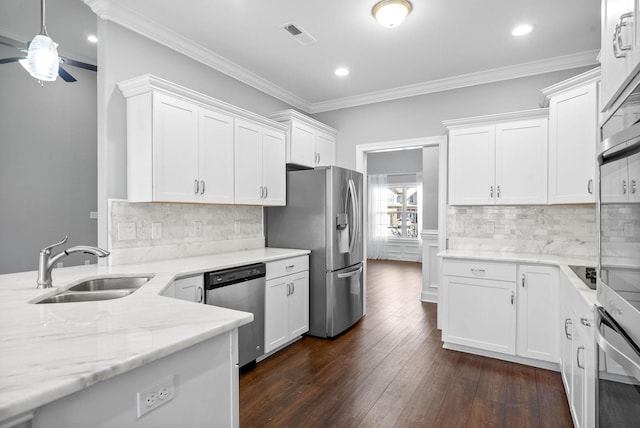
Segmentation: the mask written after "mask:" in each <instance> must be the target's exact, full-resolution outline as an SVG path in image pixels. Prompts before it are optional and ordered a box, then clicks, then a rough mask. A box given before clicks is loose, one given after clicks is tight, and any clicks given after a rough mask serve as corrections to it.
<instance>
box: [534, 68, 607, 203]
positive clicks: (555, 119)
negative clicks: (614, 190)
mask: <svg viewBox="0 0 640 428" xmlns="http://www.w3.org/2000/svg"><path fill="white" fill-rule="evenodd" d="M599 80H600V70H599V69H597V68H596V69H594V70H591V71H588V72H586V73H583V74H580V75H578V76H576V77H574V78H572V79H569V80H566V81H563V82H560V83H558V84H556V85H553V86H550V87H548V88H545V89H543V90H542V98H541V105H543V106H548V107H549V203H550V204H575V203H594V202H595V193H596V189H595V187H596V182H595V174H596V145H597V140H598V82H599Z"/></svg>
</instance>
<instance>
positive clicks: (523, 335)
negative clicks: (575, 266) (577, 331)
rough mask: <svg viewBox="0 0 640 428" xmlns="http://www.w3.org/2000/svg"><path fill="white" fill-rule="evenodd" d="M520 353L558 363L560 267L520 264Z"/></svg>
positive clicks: (518, 338)
mask: <svg viewBox="0 0 640 428" xmlns="http://www.w3.org/2000/svg"><path fill="white" fill-rule="evenodd" d="M516 284H517V287H518V335H517V346H518V349H517V351H518V355H520V356H522V357H527V358H535V359H537V360H544V361H549V362H552V363H557V362H558V359H559V356H558V343H559V339H558V300H559V297H560V293H559V289H558V270H557V269H556V268H552V267H549V266H527V265H520V266H518V280H517V282H516Z"/></svg>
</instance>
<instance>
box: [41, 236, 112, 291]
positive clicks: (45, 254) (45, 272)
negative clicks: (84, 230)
mask: <svg viewBox="0 0 640 428" xmlns="http://www.w3.org/2000/svg"><path fill="white" fill-rule="evenodd" d="M67 239H69V237H68V236H65V237H64V239H63V240H62V241H60V242H58V243H57V244H53V245H49V246H48V247H45V248H43V249H42V250H40V257H39V258H38V288H51V271H52V270H53V267H54V266H55V264H56V262H57V261H58V260H60V259H61V258H63V257H64V256H68V255H69V254H72V253H87V254H93V255H94V256H98V257H107V256H108V255H109V254H110V253H109V252H108V251H106V250H103V249H102V248H98V247H90V246H87V245H78V246H76V247H71V248H67V249H66V250H64V251H61V252H59V253H58V254H56V255H55V256H53V257H51V249H52V248H54V247H57V246H59V245H62V244H64V243H65V242H67Z"/></svg>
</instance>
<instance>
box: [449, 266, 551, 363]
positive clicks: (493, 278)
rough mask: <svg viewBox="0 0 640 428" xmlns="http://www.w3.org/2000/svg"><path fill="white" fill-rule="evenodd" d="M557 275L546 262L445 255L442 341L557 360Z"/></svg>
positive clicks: (516, 354)
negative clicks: (470, 258) (537, 262)
mask: <svg viewBox="0 0 640 428" xmlns="http://www.w3.org/2000/svg"><path fill="white" fill-rule="evenodd" d="M557 278H558V271H557V269H556V268H553V267H549V266H539V265H534V266H529V265H520V266H518V265H516V264H513V263H499V262H487V261H472V260H457V259H445V260H444V261H443V285H444V287H443V290H442V298H443V302H442V303H443V306H442V307H443V310H444V318H443V331H442V333H443V340H444V342H445V343H446V344H447V345H451V344H453V345H462V346H465V347H468V348H474V349H477V350H482V351H490V352H497V353H500V354H504V355H512V356H518V357H524V358H529V359H534V360H539V361H547V362H551V363H557V362H558V333H557V318H558V315H557V301H558V279H557ZM523 279H524V282H523Z"/></svg>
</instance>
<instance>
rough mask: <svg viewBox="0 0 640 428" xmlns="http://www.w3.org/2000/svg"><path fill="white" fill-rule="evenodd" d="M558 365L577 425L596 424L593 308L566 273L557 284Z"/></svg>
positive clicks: (578, 426)
mask: <svg viewBox="0 0 640 428" xmlns="http://www.w3.org/2000/svg"><path fill="white" fill-rule="evenodd" d="M560 287H561V289H560V301H561V308H560V320H559V326H560V328H561V329H562V331H561V339H560V348H561V352H560V366H561V373H562V382H563V383H564V387H565V391H566V393H567V401H568V402H569V409H570V410H571V417H572V418H573V424H574V426H575V427H576V428H592V427H594V426H595V411H594V409H595V394H596V391H595V384H596V383H595V375H596V368H595V362H596V355H595V346H594V341H595V339H594V334H595V331H594V327H593V322H594V315H593V308H592V307H591V306H589V304H588V303H587V302H586V301H585V300H584V299H583V298H582V296H580V293H579V292H578V291H577V290H576V288H575V287H574V286H573V285H572V284H571V283H570V282H569V280H568V279H567V278H566V277H563V278H562V281H561V285H560Z"/></svg>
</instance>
